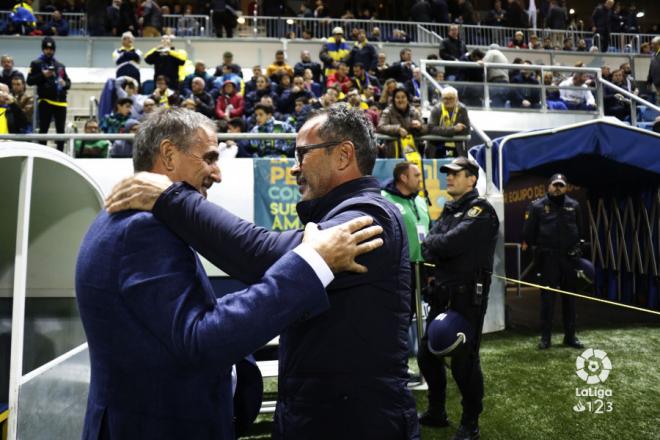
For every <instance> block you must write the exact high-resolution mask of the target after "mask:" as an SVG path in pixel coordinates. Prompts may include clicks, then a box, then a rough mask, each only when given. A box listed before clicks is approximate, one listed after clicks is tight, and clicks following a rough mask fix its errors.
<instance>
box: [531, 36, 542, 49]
mask: <svg viewBox="0 0 660 440" xmlns="http://www.w3.org/2000/svg"><path fill="white" fill-rule="evenodd" d="M528 47H529V48H530V49H534V50H539V49H543V47H542V46H541V42H540V41H539V37H538V35H536V34H532V36H530V37H529V44H528Z"/></svg>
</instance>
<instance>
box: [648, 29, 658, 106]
mask: <svg viewBox="0 0 660 440" xmlns="http://www.w3.org/2000/svg"><path fill="white" fill-rule="evenodd" d="M651 49H652V52H651V54H652V58H651V64H650V65H649V74H648V76H647V77H646V82H647V83H648V85H649V86H651V87H655V100H656V102H657V103H660V37H655V38H653V40H651Z"/></svg>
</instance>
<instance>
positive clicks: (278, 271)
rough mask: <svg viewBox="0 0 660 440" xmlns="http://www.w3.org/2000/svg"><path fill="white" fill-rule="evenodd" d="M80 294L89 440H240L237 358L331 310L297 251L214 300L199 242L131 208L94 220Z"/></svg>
mask: <svg viewBox="0 0 660 440" xmlns="http://www.w3.org/2000/svg"><path fill="white" fill-rule="evenodd" d="M303 293H304V294H303ZM76 295H77V299H78V306H79V309H80V316H81V318H82V321H83V326H84V329H85V333H86V335H87V339H88V342H89V352H90V359H91V369H92V372H91V384H90V390H89V398H88V404H87V413H86V416H85V425H84V431H83V439H98V438H104V439H105V438H110V439H122V440H124V439H139V440H147V439H182V438H190V439H214V440H216V439H223V440H224V439H226V440H229V439H233V438H234V432H233V423H232V419H233V414H232V383H231V366H232V364H234V363H236V362H237V361H239V360H240V359H242V358H243V357H244V356H245V355H247V354H249V353H251V352H253V351H255V350H256V349H257V348H259V347H261V346H263V345H264V344H265V343H266V342H268V341H269V340H270V339H271V338H272V337H274V336H275V335H277V334H279V333H280V332H281V331H282V330H283V329H284V328H285V327H286V326H287V325H288V324H290V323H292V322H294V321H296V320H299V319H301V318H302V317H307V316H313V315H316V314H318V313H320V312H322V311H324V310H326V309H327V308H328V299H327V295H326V294H325V289H324V287H323V285H322V284H321V282H320V281H319V279H318V277H317V276H316V275H315V273H314V271H313V270H312V268H311V267H310V266H309V265H308V264H307V263H306V262H305V261H304V260H303V259H302V258H301V257H299V256H298V255H297V254H295V253H294V252H288V253H286V254H285V255H284V256H283V257H282V258H281V259H279V260H278V261H277V262H276V263H275V264H274V265H273V266H272V267H271V268H270V269H269V270H268V272H267V273H265V275H264V276H263V278H261V280H260V281H258V282H257V283H256V284H254V285H252V286H251V287H249V288H248V289H246V290H243V291H241V292H236V293H233V294H229V295H226V296H223V297H222V298H221V299H216V297H215V295H214V293H213V289H212V287H211V285H210V283H209V280H208V278H207V276H206V273H205V272H204V269H203V267H202V265H201V263H200V261H199V259H198V258H197V256H196V255H195V253H194V252H193V251H192V249H191V248H190V247H189V246H188V245H187V244H186V243H184V242H183V241H182V240H181V239H179V238H178V237H177V236H175V235H174V234H173V233H172V232H171V231H170V230H169V229H167V228H166V227H165V226H164V225H163V224H162V223H161V222H160V221H158V220H156V219H155V218H154V217H153V216H152V214H150V213H143V212H140V213H137V212H135V211H129V212H125V213H121V214H116V215H108V214H106V213H105V212H101V213H100V214H99V216H98V217H97V218H96V220H95V221H94V223H93V224H92V226H91V227H90V229H89V231H88V232H87V234H86V236H85V238H84V240H83V243H82V246H81V249H80V254H79V256H78V263H77V267H76Z"/></svg>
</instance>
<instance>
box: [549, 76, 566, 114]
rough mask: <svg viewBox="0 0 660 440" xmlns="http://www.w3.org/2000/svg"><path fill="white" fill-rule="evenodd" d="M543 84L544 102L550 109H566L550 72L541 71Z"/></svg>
mask: <svg viewBox="0 0 660 440" xmlns="http://www.w3.org/2000/svg"><path fill="white" fill-rule="evenodd" d="M543 84H544V85H545V102H546V103H547V106H548V109H550V110H568V107H566V104H564V103H563V101H562V100H561V99H560V98H559V88H558V87H557V84H556V83H555V81H554V76H553V74H552V72H544V73H543Z"/></svg>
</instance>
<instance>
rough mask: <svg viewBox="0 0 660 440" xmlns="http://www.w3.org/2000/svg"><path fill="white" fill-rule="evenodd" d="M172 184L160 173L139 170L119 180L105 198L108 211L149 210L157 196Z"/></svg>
mask: <svg viewBox="0 0 660 440" xmlns="http://www.w3.org/2000/svg"><path fill="white" fill-rule="evenodd" d="M170 185H172V181H171V180H170V179H169V178H168V177H167V176H164V175H162V174H155V173H147V172H141V173H137V174H136V175H134V176H132V177H129V178H126V179H124V180H122V181H121V182H119V183H118V184H117V185H116V186H115V187H114V188H113V189H112V193H111V194H110V195H109V196H108V197H107V198H106V199H105V209H106V210H107V211H108V212H109V213H114V212H119V211H124V210H127V209H137V210H140V211H151V210H152V209H153V207H154V204H155V203H156V200H158V197H160V195H161V194H162V193H163V192H164V191H165V190H166V189H167V188H169V187H170Z"/></svg>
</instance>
